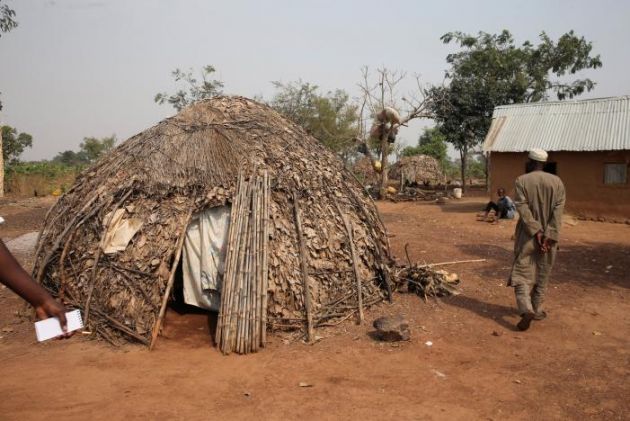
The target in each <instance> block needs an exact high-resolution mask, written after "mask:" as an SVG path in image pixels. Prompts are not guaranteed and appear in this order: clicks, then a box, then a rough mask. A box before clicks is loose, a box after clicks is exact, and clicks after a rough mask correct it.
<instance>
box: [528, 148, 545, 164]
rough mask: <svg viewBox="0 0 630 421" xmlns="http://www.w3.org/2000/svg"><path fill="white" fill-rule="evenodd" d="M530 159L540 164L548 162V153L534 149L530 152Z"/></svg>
mask: <svg viewBox="0 0 630 421" xmlns="http://www.w3.org/2000/svg"><path fill="white" fill-rule="evenodd" d="M528 156H529V159H532V160H534V161H540V162H547V152H545V151H543V150H542V149H538V148H534V149H532V150H531V151H529V155H528Z"/></svg>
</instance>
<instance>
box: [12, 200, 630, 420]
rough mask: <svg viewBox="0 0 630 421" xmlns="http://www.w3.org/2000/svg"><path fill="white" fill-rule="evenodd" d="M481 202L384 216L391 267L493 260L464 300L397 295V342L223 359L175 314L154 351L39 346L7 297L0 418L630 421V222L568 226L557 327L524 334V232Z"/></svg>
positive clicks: (343, 340) (363, 337)
mask: <svg viewBox="0 0 630 421" xmlns="http://www.w3.org/2000/svg"><path fill="white" fill-rule="evenodd" d="M480 205H481V199H467V200H462V201H458V202H456V203H450V204H447V205H444V206H441V207H440V206H438V205H435V204H427V203H399V204H393V203H380V204H379V207H380V209H381V212H382V215H383V218H384V221H385V223H386V225H387V226H388V228H389V230H390V232H391V234H392V235H393V237H392V238H391V243H392V249H393V251H394V254H395V255H396V256H398V257H400V258H403V256H404V245H405V243H409V251H410V254H411V258H412V259H414V260H421V261H426V262H429V263H430V262H439V261H449V260H457V259H475V258H485V259H487V262H485V263H475V264H468V265H461V266H453V267H451V268H450V269H452V270H455V271H457V272H458V273H459V274H460V276H461V277H462V279H463V294H462V295H461V296H458V297H454V298H449V299H443V300H441V301H439V302H435V301H430V302H428V303H424V302H423V301H421V300H420V299H419V298H418V297H415V296H408V295H397V296H396V300H395V303H394V304H393V305H388V304H383V305H380V306H378V307H375V308H372V309H371V310H370V311H368V312H367V314H366V318H367V319H368V320H369V321H371V320H373V319H375V318H376V317H378V316H380V315H383V314H388V313H391V314H393V313H402V314H404V315H406V316H407V317H408V318H409V319H410V321H411V329H412V340H411V341H410V342H407V343H402V344H394V345H385V344H380V343H376V342H374V341H373V340H372V339H370V337H369V336H368V335H367V333H368V332H369V331H370V330H371V329H370V328H369V324H368V325H367V326H356V325H354V324H353V323H351V322H347V323H345V324H343V325H341V326H340V327H339V328H337V329H328V330H323V331H318V332H317V333H318V334H319V335H321V336H323V339H322V340H321V341H320V342H319V343H317V344H315V345H306V344H303V343H300V342H289V341H287V340H285V339H284V338H283V337H279V336H272V337H271V343H270V345H269V347H268V349H266V350H264V351H263V352H261V353H259V354H256V355H251V356H231V357H223V356H221V355H220V353H218V352H217V351H216V349H214V348H212V347H210V343H211V341H210V337H209V334H208V322H207V317H206V316H205V315H203V314H197V315H185V316H181V315H178V314H177V313H174V312H172V313H170V315H169V319H168V325H167V329H166V332H165V333H166V337H165V338H163V339H162V340H161V341H160V342H159V344H158V347H157V349H156V350H155V351H153V352H150V353H149V352H148V351H146V350H145V349H143V348H141V347H138V346H126V347H124V348H122V349H111V348H110V347H109V346H107V345H105V344H103V343H99V342H91V341H86V340H84V339H82V338H79V337H75V338H73V339H72V340H70V341H53V342H49V343H44V344H40V345H38V344H35V343H34V334H33V332H32V326H31V325H30V324H29V323H27V322H22V321H20V319H19V318H17V317H16V316H15V312H16V311H18V310H20V309H21V308H22V306H21V305H20V303H19V300H18V299H17V298H16V297H15V296H14V295H13V294H12V293H10V292H9V291H7V290H6V289H3V290H0V304H1V305H0V329H3V328H4V329H5V330H11V331H10V332H7V331H0V336H2V339H0V394H1V395H0V396H2V398H0V419H10V420H12V419H20V420H23V419H48V418H51V417H59V418H61V417H63V418H65V419H87V418H90V419H96V420H100V419H107V420H112V419H121V418H125V419H129V420H131V419H165V418H170V419H210V418H214V419H246V418H249V419H252V417H255V418H256V419H297V418H302V419H381V420H382V419H392V418H397V419H449V420H453V419H466V420H470V419H496V420H502V419H528V420H529V419H540V420H548V419H582V418H587V419H606V420H610V419H627V418H628V416H629V415H628V414H630V403H629V401H628V396H630V383H629V380H630V378H629V375H630V348H629V346H628V345H629V343H630V340H629V339H628V337H629V333H630V295H629V288H630V276H629V275H628V273H630V226H627V225H615V224H606V223H594V222H580V223H579V224H578V225H576V226H573V227H565V229H564V232H563V233H562V242H561V249H560V254H559V258H558V265H557V266H556V268H555V270H554V277H553V280H552V282H553V284H552V286H551V288H550V293H549V298H548V310H549V318H548V319H547V320H545V321H543V322H539V323H535V324H534V326H533V327H532V329H531V330H530V331H528V332H527V333H525V334H523V333H520V332H515V331H514V328H513V326H514V323H515V322H516V321H517V320H518V316H517V315H516V313H515V312H514V303H513V294H512V290H511V289H510V288H506V287H505V286H504V285H505V278H506V274H507V271H508V269H509V264H510V259H511V253H512V251H511V247H512V242H511V241H510V237H511V234H512V232H513V228H514V224H513V222H507V223H502V224H499V225H490V224H486V223H481V222H475V217H474V213H475V212H476V211H477V210H478V208H479V207H480ZM4 210H5V207H3V206H1V205H0V215H3V216H5V215H6V212H4ZM3 212H4V213H3ZM5 217H6V216H5ZM7 219H8V218H7ZM39 221H41V219H40V220H39ZM39 221H33V222H34V225H35V228H34V229H37V228H38V223H39ZM27 225H28V226H25V227H24V228H23V229H22V230H21V231H20V230H13V231H11V232H10V233H9V234H7V232H6V231H3V230H4V228H0V237H2V238H3V239H6V238H7V237H9V236H10V237H11V238H13V237H16V236H18V235H21V234H24V233H25V232H28V231H31V230H33V228H32V225H33V223H31V224H30V225H29V224H27ZM19 257H20V258H21V259H23V261H24V262H25V264H29V261H30V256H22V255H21V256H19ZM426 341H431V342H432V343H433V345H432V346H430V347H429V346H427V345H425V342H426ZM299 382H306V383H309V384H311V385H312V386H313V387H298V383H299Z"/></svg>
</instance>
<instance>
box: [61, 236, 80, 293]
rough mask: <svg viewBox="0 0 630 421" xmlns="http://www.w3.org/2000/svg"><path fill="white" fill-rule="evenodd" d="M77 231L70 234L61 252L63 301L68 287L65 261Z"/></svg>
mask: <svg viewBox="0 0 630 421" xmlns="http://www.w3.org/2000/svg"><path fill="white" fill-rule="evenodd" d="M75 233H76V230H75V231H72V233H71V234H70V237H69V238H68V241H66V244H65V245H64V246H63V251H62V252H61V257H60V258H59V279H60V285H59V291H58V294H59V298H60V299H61V300H62V301H63V299H64V296H65V289H66V284H67V276H66V268H65V261H66V256H67V255H68V250H69V249H70V244H71V243H72V240H73V239H74V234H75Z"/></svg>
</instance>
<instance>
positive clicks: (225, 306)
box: [215, 173, 242, 349]
mask: <svg viewBox="0 0 630 421" xmlns="http://www.w3.org/2000/svg"><path fill="white" fill-rule="evenodd" d="M241 177H242V174H240V173H239V175H238V180H237V183H236V191H235V193H234V199H233V201H232V210H231V212H230V227H229V232H228V240H227V242H228V243H227V252H226V254H225V271H224V274H223V285H222V287H221V306H220V309H219V317H218V321H217V330H216V332H215V342H216V344H217V347H218V348H219V349H223V344H224V343H225V340H226V337H227V336H228V331H227V330H226V325H227V321H228V320H229V317H230V304H231V301H230V300H231V296H232V295H231V294H232V275H233V273H234V270H233V262H234V253H235V248H236V247H235V240H234V239H235V238H236V231H237V226H238V221H239V219H238V207H239V206H240V193H241V192H240V190H239V187H240V185H241Z"/></svg>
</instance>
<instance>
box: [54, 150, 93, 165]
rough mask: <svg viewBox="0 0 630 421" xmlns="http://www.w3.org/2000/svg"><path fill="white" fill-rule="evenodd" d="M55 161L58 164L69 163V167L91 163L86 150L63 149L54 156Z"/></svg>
mask: <svg viewBox="0 0 630 421" xmlns="http://www.w3.org/2000/svg"><path fill="white" fill-rule="evenodd" d="M53 162H56V163H58V164H63V165H67V166H69V167H77V166H82V165H86V164H89V160H88V158H87V156H86V155H85V152H83V151H79V152H75V151H70V150H68V151H63V152H59V153H58V154H57V155H56V156H55V157H54V158H53Z"/></svg>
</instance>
